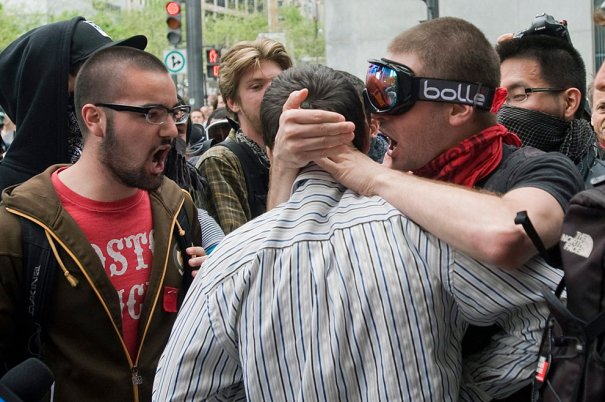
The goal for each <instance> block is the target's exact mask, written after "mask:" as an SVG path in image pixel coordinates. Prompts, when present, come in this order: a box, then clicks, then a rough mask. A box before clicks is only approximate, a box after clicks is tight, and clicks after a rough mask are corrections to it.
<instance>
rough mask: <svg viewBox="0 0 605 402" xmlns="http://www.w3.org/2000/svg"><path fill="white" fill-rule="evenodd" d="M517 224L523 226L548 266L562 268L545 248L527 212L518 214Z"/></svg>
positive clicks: (516, 217)
mask: <svg viewBox="0 0 605 402" xmlns="http://www.w3.org/2000/svg"><path fill="white" fill-rule="evenodd" d="M515 224H517V225H522V226H523V229H524V230H525V233H527V235H528V236H529V238H530V239H531V241H532V243H534V246H535V247H536V249H538V253H540V256H541V257H542V258H544V261H546V263H547V264H548V265H550V266H552V267H560V264H558V263H557V261H555V260H554V259H553V258H552V256H551V255H550V254H549V253H548V251H547V250H546V247H544V243H542V239H540V235H538V232H536V228H534V225H533V224H532V223H531V220H530V219H529V216H528V215H527V211H521V212H517V216H515Z"/></svg>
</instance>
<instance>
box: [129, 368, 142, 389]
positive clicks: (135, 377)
mask: <svg viewBox="0 0 605 402" xmlns="http://www.w3.org/2000/svg"><path fill="white" fill-rule="evenodd" d="M130 371H131V372H132V384H133V385H141V384H143V377H141V375H140V374H139V368H138V367H137V366H136V365H135V366H132V369H131V370H130Z"/></svg>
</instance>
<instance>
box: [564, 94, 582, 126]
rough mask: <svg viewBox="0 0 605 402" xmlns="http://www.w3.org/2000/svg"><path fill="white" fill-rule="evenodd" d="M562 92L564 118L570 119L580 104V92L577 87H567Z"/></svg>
mask: <svg viewBox="0 0 605 402" xmlns="http://www.w3.org/2000/svg"><path fill="white" fill-rule="evenodd" d="M563 94H564V95H565V99H564V100H565V113H564V116H565V120H572V119H573V118H574V116H575V115H576V112H577V111H578V109H579V108H580V107H581V106H582V93H581V92H580V90H579V89H578V88H568V89H566V90H565V92H563Z"/></svg>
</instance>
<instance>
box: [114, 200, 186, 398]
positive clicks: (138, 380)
mask: <svg viewBox="0 0 605 402" xmlns="http://www.w3.org/2000/svg"><path fill="white" fill-rule="evenodd" d="M183 191H184V192H185V190H183ZM184 204H185V197H183V199H182V200H181V203H180V205H179V207H178V208H177V212H176V213H175V214H174V216H173V218H172V225H171V230H170V233H172V231H173V229H174V226H175V225H177V226H178V228H179V234H180V232H181V231H182V235H183V236H184V235H185V232H184V230H183V228H181V226H180V225H179V224H178V219H177V217H178V215H179V212H180V210H181V209H182V208H183V205H184ZM172 237H173V236H172V235H170V236H168V245H167V247H166V257H165V259H164V266H163V268H162V277H161V278H160V283H159V290H158V291H157V292H156V295H155V298H154V300H153V303H152V305H151V310H150V311H149V316H148V319H147V322H146V323H145V329H144V330H143V333H142V334H141V339H139V349H138V350H137V356H136V358H135V361H134V364H132V384H133V388H134V400H135V401H136V402H138V400H139V385H140V384H142V383H143V377H142V376H141V375H140V374H139V371H138V364H139V357H140V356H141V351H142V350H143V344H144V343H145V339H146V338H147V333H148V332H149V326H150V325H151V320H152V319H153V315H154V312H155V309H156V307H157V305H158V299H159V297H160V294H162V291H161V289H162V285H163V284H164V280H165V279H166V271H167V268H168V261H169V259H170V253H171V250H172ZM126 354H127V355H128V352H126ZM128 361H130V355H128Z"/></svg>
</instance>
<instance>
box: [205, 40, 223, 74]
mask: <svg viewBox="0 0 605 402" xmlns="http://www.w3.org/2000/svg"><path fill="white" fill-rule="evenodd" d="M220 63H221V51H220V49H217V48H214V47H211V48H210V49H208V50H206V75H207V76H208V78H218V76H219V73H220V70H221V66H220Z"/></svg>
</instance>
